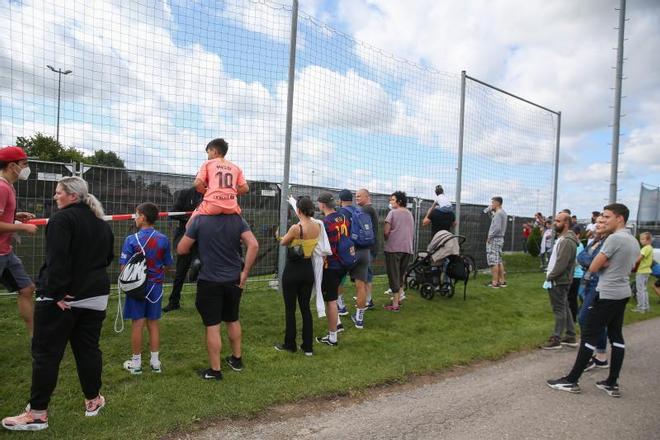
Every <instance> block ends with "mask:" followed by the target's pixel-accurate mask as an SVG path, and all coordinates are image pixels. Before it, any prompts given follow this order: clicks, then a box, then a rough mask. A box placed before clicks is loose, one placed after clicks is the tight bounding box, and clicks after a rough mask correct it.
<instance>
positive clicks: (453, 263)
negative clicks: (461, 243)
mask: <svg viewBox="0 0 660 440" xmlns="http://www.w3.org/2000/svg"><path fill="white" fill-rule="evenodd" d="M447 260H448V263H447V269H446V270H447V276H448V277H449V278H451V279H453V280H454V281H463V300H465V298H466V295H467V283H468V281H469V279H470V268H471V264H470V262H469V261H468V260H467V259H466V258H465V257H463V256H462V255H450V256H448V257H447Z"/></svg>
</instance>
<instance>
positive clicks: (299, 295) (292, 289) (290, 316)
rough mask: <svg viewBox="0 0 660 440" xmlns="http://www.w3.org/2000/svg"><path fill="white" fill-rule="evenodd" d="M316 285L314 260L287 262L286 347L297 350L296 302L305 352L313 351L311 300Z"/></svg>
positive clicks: (283, 289)
mask: <svg viewBox="0 0 660 440" xmlns="http://www.w3.org/2000/svg"><path fill="white" fill-rule="evenodd" d="M313 285H314V268H313V267H312V259H311V258H305V259H303V260H298V261H287V262H286V267H285V268H284V273H283V274H282V292H283V294H284V310H285V316H286V329H285V331H284V347H285V348H287V349H289V350H297V349H298V347H296V301H297V302H298V305H299V306H300V314H301V315H302V322H303V325H302V345H301V348H302V349H303V350H304V351H305V352H311V351H312V334H313V329H314V324H313V322H312V311H311V310H310V308H309V300H310V298H311V297H312V287H313Z"/></svg>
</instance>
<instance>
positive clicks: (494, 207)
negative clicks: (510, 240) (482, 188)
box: [485, 197, 507, 288]
mask: <svg viewBox="0 0 660 440" xmlns="http://www.w3.org/2000/svg"><path fill="white" fill-rule="evenodd" d="M485 212H487V213H490V214H491V215H492V218H491V221H490V228H489V229H488V238H487V239H486V261H487V262H488V266H490V273H491V281H490V283H488V284H486V286H487V287H494V288H498V287H506V280H505V279H504V262H503V261H502V248H503V246H504V234H505V233H506V222H507V216H506V212H505V211H504V209H502V197H493V198H492V199H491V200H490V205H489V207H488V208H486V211H485Z"/></svg>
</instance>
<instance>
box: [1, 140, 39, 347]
mask: <svg viewBox="0 0 660 440" xmlns="http://www.w3.org/2000/svg"><path fill="white" fill-rule="evenodd" d="M29 176H30V166H29V165H28V157H27V155H26V154H25V152H24V151H23V149H22V148H20V147H5V148H2V149H0V282H2V284H3V285H4V286H5V287H6V288H7V290H9V291H10V292H18V298H17V301H16V302H17V303H18V313H19V314H20V316H21V318H22V319H23V321H25V325H26V327H27V329H28V333H29V334H30V336H32V315H33V314H34V305H33V302H32V294H33V293H34V283H33V282H32V280H31V279H30V277H29V276H28V274H27V273H26V272H25V268H24V267H23V263H22V262H21V260H20V258H18V257H17V256H16V255H15V254H14V250H13V248H12V245H11V241H12V237H13V235H14V234H15V233H19V232H22V233H27V234H31V235H34V234H35V233H36V232H37V227H36V226H35V225H30V224H26V223H20V222H25V221H27V220H30V219H32V218H34V215H33V214H31V213H28V212H16V190H15V189H14V184H15V183H16V182H17V181H18V180H27V178H28V177H29ZM14 220H18V221H19V223H15V222H14Z"/></svg>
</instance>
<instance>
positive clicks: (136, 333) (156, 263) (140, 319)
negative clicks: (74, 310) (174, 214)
mask: <svg viewBox="0 0 660 440" xmlns="http://www.w3.org/2000/svg"><path fill="white" fill-rule="evenodd" d="M158 211H159V209H158V206H156V205H154V204H153V203H149V202H146V203H141V204H140V205H138V207H137V208H136V209H135V226H137V227H138V229H139V231H138V232H137V233H135V234H131V235H129V236H128V237H126V240H124V245H123V246H122V248H121V256H120V258H119V264H120V265H121V268H122V269H123V268H124V265H126V263H128V261H129V260H130V259H131V257H132V256H133V255H134V254H138V253H142V254H143V255H144V258H145V261H146V263H147V282H146V284H145V286H144V290H145V297H144V299H135V298H132V297H130V296H126V302H125V303H124V319H130V320H131V321H132V324H131V350H132V354H133V356H132V357H131V359H129V360H127V361H125V362H124V364H123V367H124V370H126V371H128V372H129V373H131V374H142V333H143V331H144V326H145V323H146V325H147V329H148V330H149V348H150V349H151V359H150V360H149V366H150V367H151V371H152V372H154V373H160V372H161V362H160V358H159V351H160V329H159V327H158V320H159V319H160V317H161V303H162V301H163V281H164V280H165V272H166V271H167V266H170V265H171V264H172V253H171V251H170V240H169V239H168V238H167V237H166V236H165V235H163V234H162V233H160V232H158V231H157V230H156V229H154V224H155V223H156V221H157V220H158Z"/></svg>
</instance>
